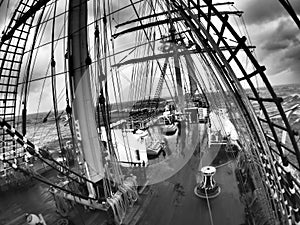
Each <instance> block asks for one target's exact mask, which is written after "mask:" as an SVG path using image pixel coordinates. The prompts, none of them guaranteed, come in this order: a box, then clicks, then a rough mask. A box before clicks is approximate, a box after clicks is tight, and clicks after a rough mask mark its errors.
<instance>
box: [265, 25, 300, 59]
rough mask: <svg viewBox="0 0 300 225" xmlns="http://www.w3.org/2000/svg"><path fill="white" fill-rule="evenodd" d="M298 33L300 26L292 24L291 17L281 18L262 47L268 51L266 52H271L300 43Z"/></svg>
mask: <svg viewBox="0 0 300 225" xmlns="http://www.w3.org/2000/svg"><path fill="white" fill-rule="evenodd" d="M298 35H299V30H298V28H297V27H296V26H292V25H291V21H290V20H289V19H280V20H279V23H278V25H277V27H276V28H275V30H274V31H273V32H272V33H270V34H269V35H267V36H266V39H265V40H263V41H262V42H261V43H262V44H261V48H262V50H265V51H267V52H266V54H271V53H273V52H274V51H279V50H284V49H287V48H289V47H293V46H295V45H298V44H299V43H300V40H299V37H298Z"/></svg>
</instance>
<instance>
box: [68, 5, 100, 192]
mask: <svg viewBox="0 0 300 225" xmlns="http://www.w3.org/2000/svg"><path fill="white" fill-rule="evenodd" d="M68 57H69V71H70V72H69V76H70V86H71V92H72V100H73V102H72V109H73V110H72V113H73V120H74V124H75V132H76V141H77V145H78V146H77V147H78V149H79V151H80V156H79V157H78V159H79V161H80V162H79V163H80V164H81V165H82V172H83V173H84V175H85V176H87V178H88V179H90V180H91V181H93V182H98V181H100V180H101V179H103V177H104V168H103V163H102V153H101V147H100V141H99V137H98V132H97V127H96V119H95V105H94V103H93V99H92V93H91V84H90V74H89V69H88V65H87V64H90V63H89V62H90V58H89V56H88V43H87V1H86V0H72V1H69V28H68ZM88 189H89V194H90V196H93V197H94V196H95V190H94V187H93V186H92V185H91V184H88Z"/></svg>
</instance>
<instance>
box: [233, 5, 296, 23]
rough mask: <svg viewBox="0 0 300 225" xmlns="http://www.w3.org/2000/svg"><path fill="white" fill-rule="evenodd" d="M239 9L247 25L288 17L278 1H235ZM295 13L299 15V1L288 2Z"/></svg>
mask: <svg viewBox="0 0 300 225" xmlns="http://www.w3.org/2000/svg"><path fill="white" fill-rule="evenodd" d="M236 3H237V6H238V7H239V9H241V10H243V11H244V12H245V13H244V17H245V20H246V23H247V24H258V25H259V24H262V23H266V22H270V21H272V20H276V19H278V18H280V17H282V16H288V12H287V11H285V9H284V8H283V6H282V5H281V4H280V2H279V1H278V0H251V1H249V0H248V1H244V0H243V1H236ZM290 4H291V5H292V6H293V8H294V10H295V11H296V13H298V14H300V1H299V0H290Z"/></svg>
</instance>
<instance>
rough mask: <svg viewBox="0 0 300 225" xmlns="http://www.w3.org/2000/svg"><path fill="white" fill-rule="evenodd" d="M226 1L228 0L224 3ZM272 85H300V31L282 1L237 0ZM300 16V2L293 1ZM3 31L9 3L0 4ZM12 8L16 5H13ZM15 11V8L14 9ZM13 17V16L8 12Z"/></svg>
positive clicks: (291, 0) (299, 0)
mask: <svg viewBox="0 0 300 225" xmlns="http://www.w3.org/2000/svg"><path fill="white" fill-rule="evenodd" d="M224 1H225V0H224ZM234 1H235V2H236V4H235V5H236V7H237V8H238V9H239V10H242V11H243V12H244V14H243V17H244V19H245V22H246V25H247V29H248V32H249V34H250V37H251V40H252V44H253V45H255V46H256V55H257V57H258V61H259V62H260V64H262V65H265V66H266V67H267V71H266V73H267V75H268V76H269V79H270V80H271V83H272V84H275V85H277V84H287V83H300V63H299V62H300V31H299V29H298V27H297V26H296V24H295V23H294V21H293V20H292V19H291V18H290V16H289V14H288V13H287V12H286V11H285V9H284V8H283V6H282V5H281V4H280V2H279V0H234ZM289 1H290V3H291V5H292V6H293V7H294V9H295V11H296V12H297V13H298V15H300V0H289ZM0 2H2V3H3V4H2V7H1V9H0V30H1V31H2V29H3V22H4V18H5V15H6V12H5V9H6V7H3V6H6V4H7V0H3V1H2V0H0ZM10 6H12V3H10ZM10 8H11V7H10ZM8 14H10V12H8Z"/></svg>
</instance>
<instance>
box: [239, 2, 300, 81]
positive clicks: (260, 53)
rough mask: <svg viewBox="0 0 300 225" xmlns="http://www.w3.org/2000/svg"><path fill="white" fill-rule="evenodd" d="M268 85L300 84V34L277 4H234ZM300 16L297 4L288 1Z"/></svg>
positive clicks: (299, 6)
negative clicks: (242, 20)
mask: <svg viewBox="0 0 300 225" xmlns="http://www.w3.org/2000/svg"><path fill="white" fill-rule="evenodd" d="M235 2H236V7H237V8H238V9H239V10H242V11H244V14H243V17H244V19H245V22H246V25H247V29H248V32H249V34H250V37H251V40H252V43H253V45H255V46H256V55H257V57H258V60H259V62H260V64H263V65H265V66H266V67H267V71H266V73H267V75H268V77H269V79H270V81H271V83H272V84H276V85H277V84H287V83H300V30H299V29H298V27H297V25H296V24H295V23H294V21H293V20H292V19H291V18H290V16H289V14H288V12H287V11H285V9H284V8H283V6H282V5H281V4H280V2H279V0H235ZM289 2H290V4H291V5H292V6H293V8H294V10H295V11H296V13H297V14H298V15H300V1H299V0H289Z"/></svg>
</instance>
